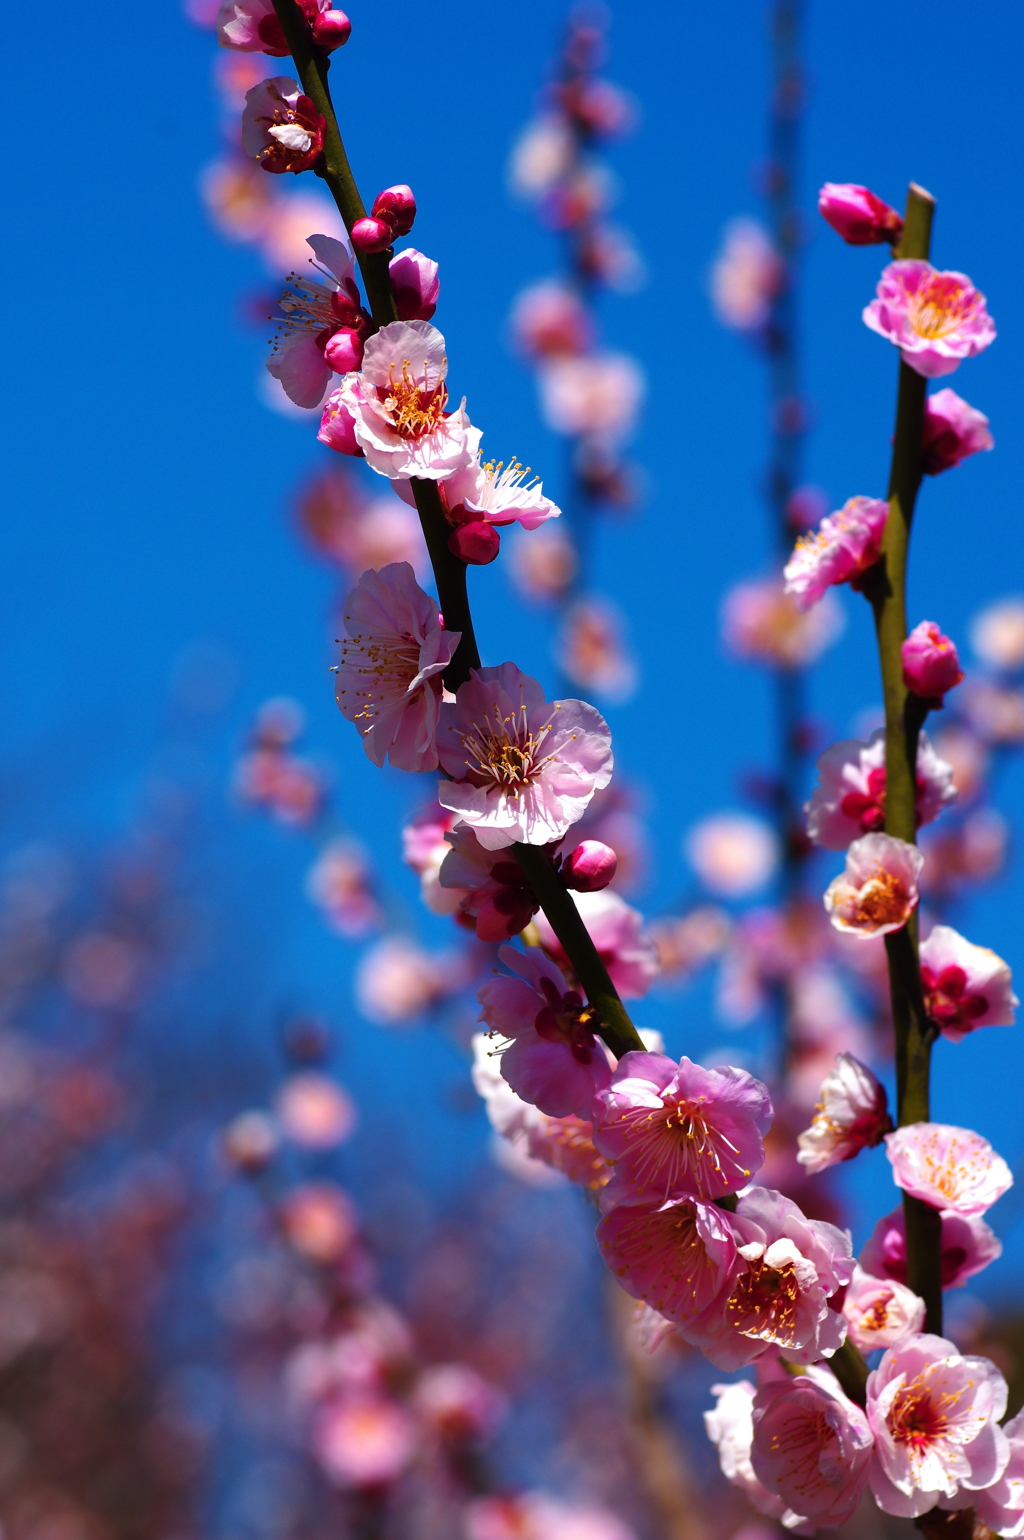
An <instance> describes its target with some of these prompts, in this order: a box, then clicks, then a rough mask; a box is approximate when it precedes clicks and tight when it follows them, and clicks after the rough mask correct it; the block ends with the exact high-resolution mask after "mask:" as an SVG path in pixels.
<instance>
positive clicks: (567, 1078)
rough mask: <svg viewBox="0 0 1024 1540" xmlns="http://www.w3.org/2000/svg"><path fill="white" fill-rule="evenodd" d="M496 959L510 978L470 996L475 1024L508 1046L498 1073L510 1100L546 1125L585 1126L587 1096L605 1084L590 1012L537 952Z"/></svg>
mask: <svg viewBox="0 0 1024 1540" xmlns="http://www.w3.org/2000/svg"><path fill="white" fill-rule="evenodd" d="M498 956H499V957H500V958H501V961H502V962H503V963H504V964H505V966H506V967H507V968H511V969H512V971H513V973H515V974H516V975H517V977H515V978H509V977H508V975H507V974H495V975H494V977H493V978H491V979H488V980H487V982H486V983H484V984H482V985H481V986H480V988H479V989H478V990H477V992H476V993H477V999H478V1000H479V1001H480V1005H481V1011H480V1015H479V1017H478V1020H480V1021H485V1022H486V1023H487V1025H488V1027H489V1028H490V1030H491V1031H492V1032H494V1033H497V1034H498V1035H499V1036H501V1037H506V1038H509V1039H511V1046H510V1047H508V1048H506V1049H505V1050H504V1052H503V1053H502V1058H501V1073H502V1074H503V1075H504V1077H505V1079H506V1080H507V1081H508V1083H509V1085H510V1086H511V1087H512V1089H513V1091H515V1093H516V1095H517V1096H521V1097H522V1099H523V1101H526V1102H530V1103H531V1104H532V1105H533V1106H535V1107H539V1108H540V1110H541V1112H546V1113H547V1114H548V1115H549V1116H550V1117H555V1118H563V1117H568V1115H569V1114H570V1113H575V1115H576V1116H577V1117H579V1118H589V1117H590V1111H591V1106H592V1104H593V1100H594V1094H595V1092H597V1091H599V1090H601V1089H602V1087H604V1086H606V1085H607V1084H608V1082H609V1080H610V1079H611V1069H610V1067H609V1064H608V1059H607V1057H606V1055H605V1052H604V1048H603V1046H602V1044H601V1043H600V1042H599V1040H598V1039H597V1037H596V1036H595V1034H594V1027H595V1013H594V1011H593V1010H592V1009H591V1007H590V1006H588V1005H587V1004H586V1003H585V1002H584V999H583V996H582V995H581V994H580V993H579V992H578V991H577V990H575V989H569V988H568V987H567V985H566V982H565V979H564V978H563V977H562V975H561V973H560V972H559V970H558V969H557V968H556V967H555V965H554V963H553V962H551V961H549V959H548V958H546V957H545V956H544V954H543V953H542V952H540V951H539V950H538V949H537V948H535V947H531V948H530V949H529V951H527V952H525V953H524V952H517V951H516V950H515V948H514V947H510V946H503V947H502V948H501V949H500V951H499V953H498Z"/></svg>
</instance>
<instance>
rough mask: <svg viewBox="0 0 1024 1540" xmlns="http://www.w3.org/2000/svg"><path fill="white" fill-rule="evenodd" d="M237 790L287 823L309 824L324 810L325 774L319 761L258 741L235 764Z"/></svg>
mask: <svg viewBox="0 0 1024 1540" xmlns="http://www.w3.org/2000/svg"><path fill="white" fill-rule="evenodd" d="M234 790H235V793H236V795H237V796H238V797H239V798H240V799H241V800H242V801H243V802H248V803H250V804H251V805H252V806H254V807H261V808H265V809H266V811H267V812H269V813H270V814H271V815H272V816H273V817H274V818H276V819H278V820H279V821H280V822H281V823H283V824H289V825H292V826H296V825H297V826H299V827H300V828H306V827H308V825H310V824H311V823H314V822H315V821H316V819H317V818H318V817H319V815H320V813H321V812H322V811H323V807H324V802H325V799H326V794H327V792H326V787H325V785H324V778H323V776H322V775H321V773H320V771H319V770H318V769H317V768H316V766H315V765H313V764H311V763H310V762H309V760H307V759H303V758H301V757H300V756H299V755H298V754H292V753H289V752H288V750H287V749H285V748H281V747H269V746H261V745H257V747H256V748H254V749H250V750H249V752H248V753H246V754H243V755H242V756H241V758H240V759H239V761H238V764H237V765H236V767H235V775H234Z"/></svg>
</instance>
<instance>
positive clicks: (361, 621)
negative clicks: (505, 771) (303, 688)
mask: <svg viewBox="0 0 1024 1540" xmlns="http://www.w3.org/2000/svg"><path fill="white" fill-rule="evenodd" d="M344 619H345V630H346V632H347V633H348V634H347V636H346V637H345V639H344V640H343V641H342V644H341V662H340V663H339V664H338V668H337V671H336V679H335V687H334V693H335V698H336V699H337V702H338V706H339V708H340V709H341V713H342V715H343V716H344V717H345V718H346V719H347V720H348V721H349V722H353V723H354V724H355V726H356V727H357V728H358V729H359V733H360V736H361V738H362V740H363V748H364V749H365V750H366V752H367V754H368V755H369V757H370V759H372V760H373V763H374V764H375V765H383V763H384V761H385V759H389V760H390V761H391V763H392V764H393V765H394V766H395V767H396V768H397V769H399V770H436V769H437V763H438V759H437V747H436V743H435V734H436V732H437V726H438V720H439V711H440V707H441V695H442V688H443V687H442V683H441V675H442V674H443V672H444V670H445V669H446V668H447V667H448V664H449V663H450V662H451V660H452V654H453V653H454V651H455V649H456V647H457V646H458V643H459V637H460V635H461V633H460V632H458V631H445V630H444V628H443V627H442V625H441V617H440V614H439V612H438V608H437V604H436V602H435V600H433V599H432V598H431V597H430V595H429V594H426V593H424V592H423V589H422V588H421V587H420V586H419V584H418V583H417V581H416V579H415V577H414V576H413V570H412V568H411V567H410V566H409V563H408V562H404V561H397V562H393V563H392V564H391V565H390V566H387V567H383V568H382V569H381V571H380V572H364V573H363V575H362V577H361V578H360V579H359V582H358V583H357V584H356V586H355V588H353V590H352V592H351V593H350V594H349V596H348V598H347V599H346V600H345V611H344Z"/></svg>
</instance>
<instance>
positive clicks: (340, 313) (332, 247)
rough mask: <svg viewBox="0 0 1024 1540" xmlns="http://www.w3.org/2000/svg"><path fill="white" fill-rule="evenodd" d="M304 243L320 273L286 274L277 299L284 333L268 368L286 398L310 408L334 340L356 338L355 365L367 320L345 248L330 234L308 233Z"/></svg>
mask: <svg viewBox="0 0 1024 1540" xmlns="http://www.w3.org/2000/svg"><path fill="white" fill-rule="evenodd" d="M307 245H309V246H311V247H312V248H313V252H314V255H315V257H316V260H315V261H312V262H311V266H312V267H313V268H314V269H315V271H316V272H317V273H318V274H319V277H317V278H307V277H305V276H304V275H300V274H299V273H292V274H291V275H290V276H289V280H288V281H289V283H290V285H291V287H290V288H288V289H286V290H285V292H284V293H283V294H282V296H281V298H280V300H279V301H278V303H279V305H280V308H281V310H283V311H284V314H285V319H284V321H283V322H282V323H281V333H282V335H279V336H278V338H277V340H276V341H275V342H274V344H273V352H272V353H271V356H270V358H269V359H268V360H267V370H268V372H269V373H270V374H272V375H273V377H274V378H275V379H276V380H280V382H281V386H282V389H283V390H284V392H285V394H286V395H287V396H288V398H289V400H291V401H294V402H295V405H296V406H301V407H309V408H311V407H315V406H319V405H320V402H321V401H322V400H323V396H324V391H325V390H326V389H327V385H328V381H329V380H330V378H331V374H332V372H333V370H334V365H333V362H332V361H330V360H329V357H328V353H329V351H330V350H329V344H330V343H331V342H332V341H334V339H336V338H338V337H344V338H345V339H346V340H348V339H350V338H354V339H355V342H356V344H357V348H356V352H357V354H358V358H357V362H356V365H355V367H358V359H361V358H362V351H363V343H362V336H363V335H364V334H365V330H366V319H365V313H364V312H363V311H362V310H361V309H360V307H359V291H358V289H357V288H356V284H355V279H354V278H353V276H352V275H353V271H354V262H353V257H352V253H351V251H350V250H349V249H348V247H347V246H346V245H345V244H344V242H342V241H338V240H335V239H334V238H333V237H332V236H329V235H311V236H309V237H308V238H307ZM325 350H327V351H325ZM332 356H333V355H332Z"/></svg>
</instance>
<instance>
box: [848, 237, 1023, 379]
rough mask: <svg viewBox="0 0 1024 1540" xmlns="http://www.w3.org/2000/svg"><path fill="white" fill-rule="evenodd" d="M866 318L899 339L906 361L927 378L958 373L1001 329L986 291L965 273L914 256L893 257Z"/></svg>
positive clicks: (893, 339) (891, 338) (882, 332)
mask: <svg viewBox="0 0 1024 1540" xmlns="http://www.w3.org/2000/svg"><path fill="white" fill-rule="evenodd" d="M864 324H865V325H866V326H870V328H871V330H872V331H876V332H878V333H879V334H880V336H882V337H886V338H888V340H889V341H890V342H892V343H895V345H896V347H898V348H899V350H900V357H901V358H902V359H903V362H904V363H905V364H909V366H910V368H911V369H915V370H916V371H917V373H918V374H923V375H924V376H925V377H926V378H927V379H935V378H936V377H937V376H939V375H942V374H952V372H953V370H954V369H956V368H957V367H958V365H959V364H960V361H961V359H964V358H973V357H974V355H975V354H976V353H981V352H983V351H984V349H985V348H987V347H988V345H989V343H990V342H994V341H995V335H996V329H995V326H994V325H993V322H992V318H991V316H990V315H989V313H988V311H987V309H986V308H985V296H984V294H981V293H980V292H979V291H978V290H977V289H976V288H975V287H974V285H973V284H972V282H971V280H970V279H969V278H968V277H966V275H965V274H964V273H940V272H938V271H937V270H936V269H935V268H934V267H932V265H931V263H930V262H921V261H914V260H907V261H902V262H890V264H889V266H888V267H887V268H886V269H885V271H884V272H883V274H882V276H881V278H880V279H879V280H878V289H877V291H876V298H875V299H873V300H872V301H871V303H870V305H868V306H866V308H865V310H864Z"/></svg>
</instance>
